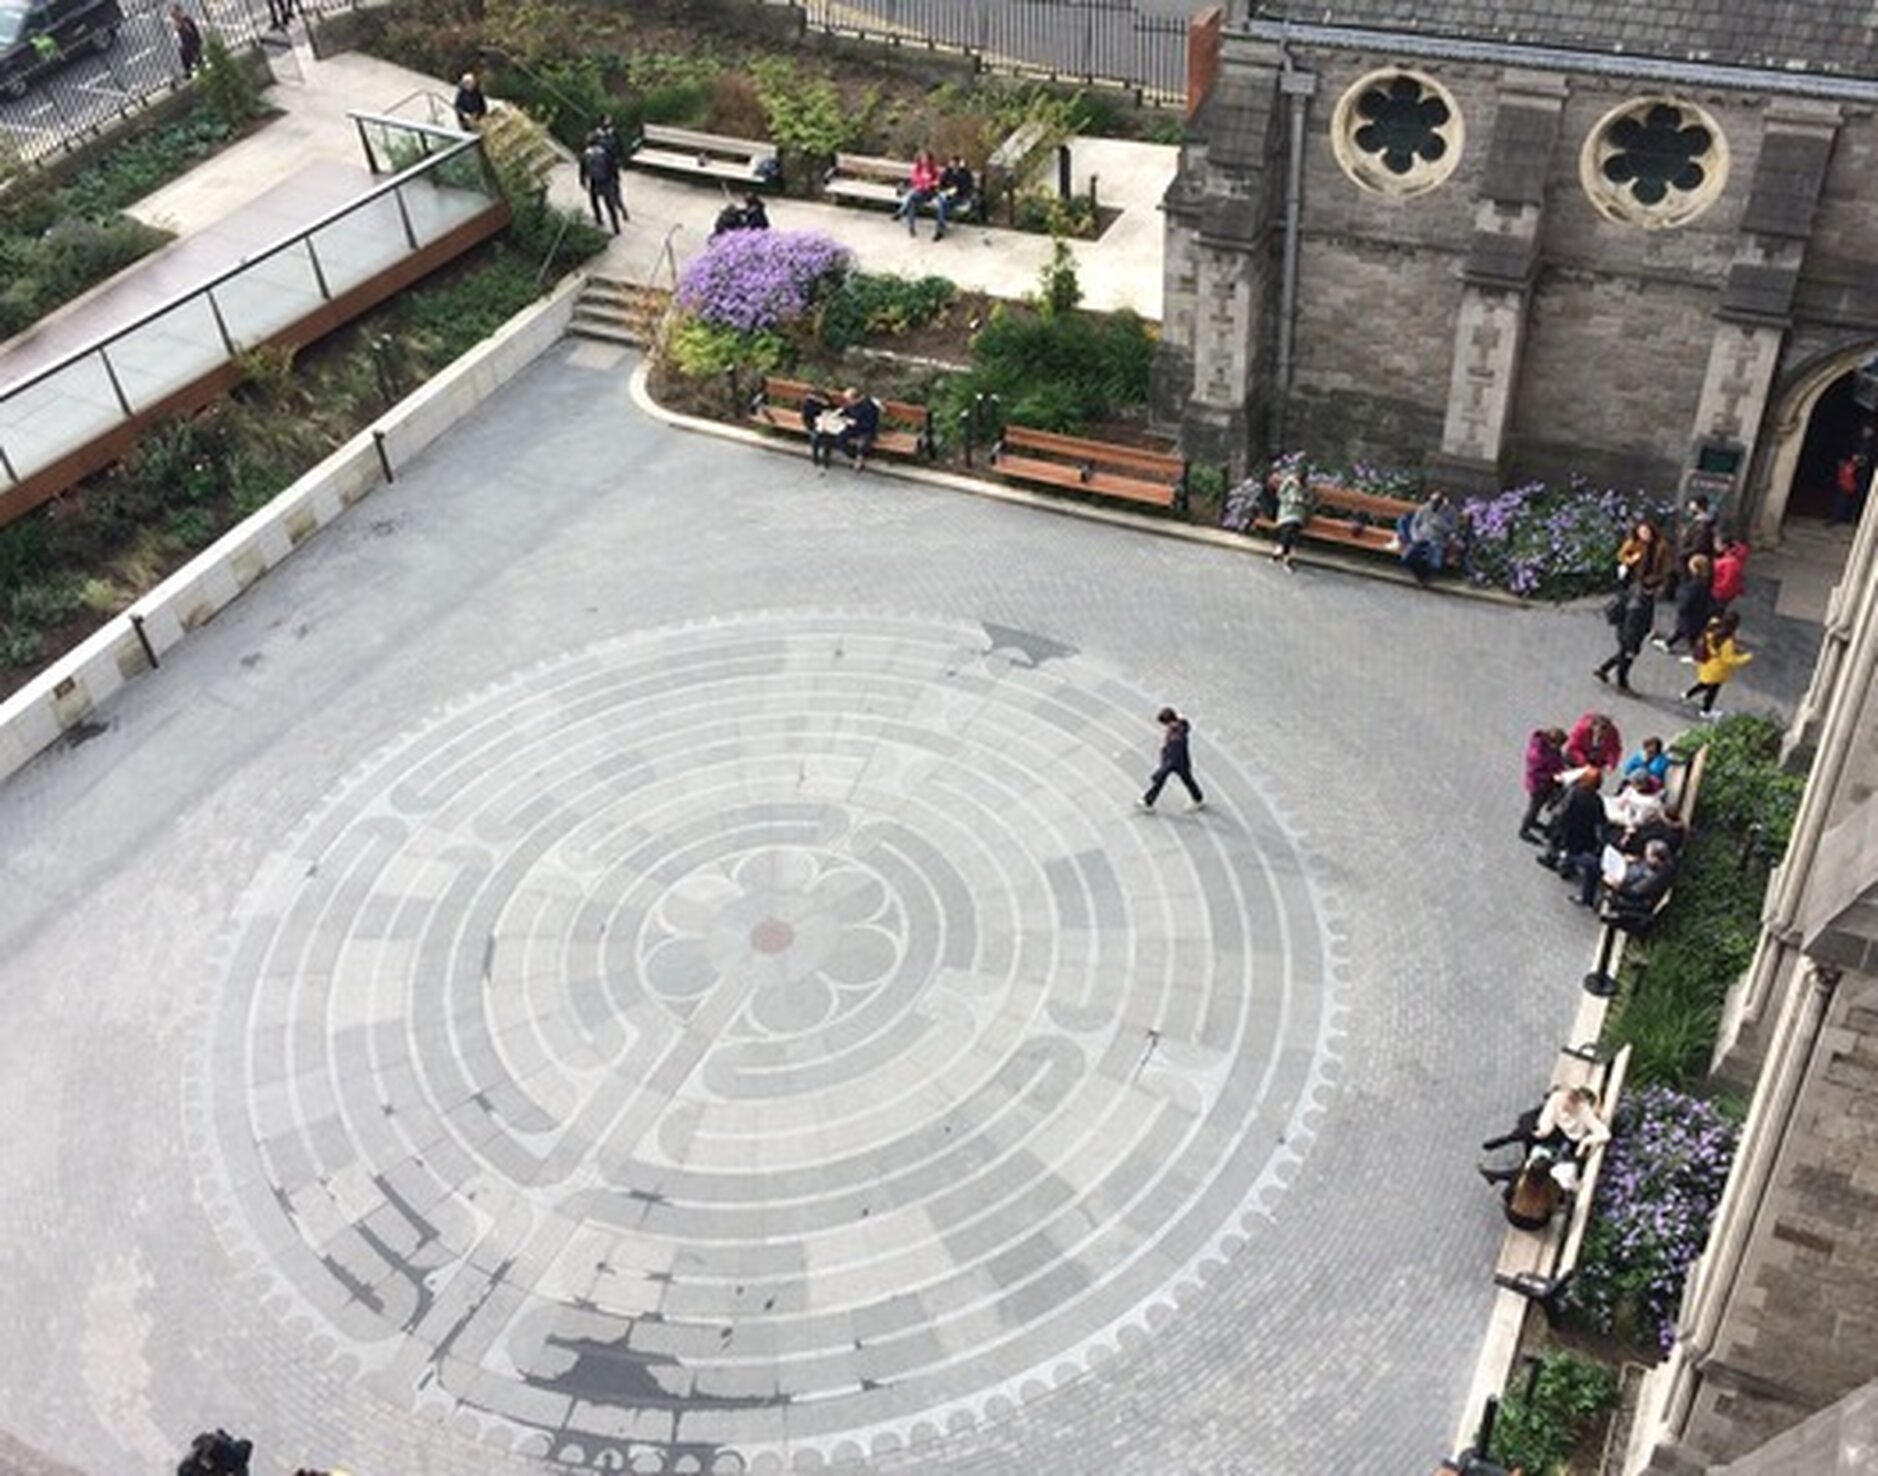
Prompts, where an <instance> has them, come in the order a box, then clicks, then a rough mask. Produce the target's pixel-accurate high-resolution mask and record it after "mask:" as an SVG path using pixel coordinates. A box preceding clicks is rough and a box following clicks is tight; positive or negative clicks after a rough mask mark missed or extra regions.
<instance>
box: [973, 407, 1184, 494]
mask: <svg viewBox="0 0 1878 1476" xmlns="http://www.w3.org/2000/svg"><path fill="white" fill-rule="evenodd" d="M990 459H991V465H992V466H993V468H995V469H996V470H997V472H998V473H999V474H1000V475H1002V476H1005V477H1009V478H1010V479H1011V480H1012V481H1017V482H1036V483H1040V484H1041V485H1043V486H1046V487H1062V488H1066V489H1067V490H1069V491H1072V492H1090V493H1094V494H1095V495H1097V496H1100V497H1118V498H1121V499H1123V500H1124V501H1127V502H1144V503H1148V504H1150V505H1151V506H1154V507H1167V508H1173V509H1174V510H1176V511H1179V512H1184V511H1186V507H1187V472H1188V463H1187V462H1185V461H1183V460H1181V458H1180V457H1178V456H1171V455H1168V454H1167V453H1166V452H1162V451H1146V450H1143V449H1141V448H1140V447H1138V446H1117V445H1114V444H1113V443H1111V442H1107V441H1091V440H1087V439H1085V438H1084V437H1082V436H1065V435H1060V434H1058V433H1057V432H1055V431H1044V430H1033V429H1031V428H1030V427H1029V426H1026V425H1007V426H1005V428H1004V433H1003V435H1002V436H1000V437H999V438H998V442H997V444H996V445H995V446H993V447H992V448H991V458H990Z"/></svg>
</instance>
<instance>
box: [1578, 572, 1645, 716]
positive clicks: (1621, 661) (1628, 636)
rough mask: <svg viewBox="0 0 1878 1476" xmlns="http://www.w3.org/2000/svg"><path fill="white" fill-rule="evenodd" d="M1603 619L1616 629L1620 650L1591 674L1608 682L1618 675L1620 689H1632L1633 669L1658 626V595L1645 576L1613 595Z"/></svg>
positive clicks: (1633, 580)
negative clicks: (1653, 592) (1638, 655)
mask: <svg viewBox="0 0 1878 1476" xmlns="http://www.w3.org/2000/svg"><path fill="white" fill-rule="evenodd" d="M1604 618H1605V619H1606V620H1607V621H1609V622H1610V623H1611V625H1612V626H1614V627H1615V628H1616V631H1617V649H1616V651H1614V652H1613V653H1612V654H1611V655H1609V656H1607V657H1605V658H1604V660H1603V662H1601V663H1600V664H1599V665H1597V666H1595V667H1593V668H1592V669H1591V675H1593V676H1594V677H1596V678H1597V679H1598V680H1599V681H1601V682H1603V683H1605V684H1606V685H1609V683H1610V681H1611V677H1612V674H1613V673H1615V674H1616V678H1617V689H1618V690H1619V691H1620V692H1628V691H1629V690H1630V668H1631V665H1632V664H1633V663H1634V662H1635V661H1636V659H1637V653H1638V652H1639V651H1641V650H1642V649H1643V643H1644V642H1645V641H1647V640H1648V639H1649V638H1650V632H1651V631H1652V630H1653V629H1655V627H1656V596H1655V595H1654V594H1652V593H1651V592H1650V586H1649V585H1648V584H1647V583H1645V582H1644V581H1643V580H1642V579H1632V580H1631V581H1630V582H1629V583H1628V584H1626V585H1625V586H1624V587H1623V589H1621V590H1619V591H1618V592H1617V593H1616V594H1615V595H1613V596H1612V597H1611V601H1610V603H1609V604H1608V605H1606V606H1605V608H1604Z"/></svg>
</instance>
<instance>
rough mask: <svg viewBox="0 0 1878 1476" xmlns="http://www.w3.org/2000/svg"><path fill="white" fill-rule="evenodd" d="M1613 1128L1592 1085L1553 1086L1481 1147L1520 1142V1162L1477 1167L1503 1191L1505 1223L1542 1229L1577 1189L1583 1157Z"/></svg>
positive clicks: (1491, 1148)
mask: <svg viewBox="0 0 1878 1476" xmlns="http://www.w3.org/2000/svg"><path fill="white" fill-rule="evenodd" d="M1610 1136H1611V1130H1610V1128H1609V1126H1607V1125H1606V1123H1605V1121H1604V1119H1603V1118H1602V1117H1600V1116H1599V1115H1598V1094H1597V1093H1596V1092H1595V1091H1593V1090H1592V1089H1591V1088H1590V1087H1588V1086H1569V1087H1566V1086H1561V1087H1554V1088H1553V1089H1552V1091H1551V1092H1549V1093H1548V1094H1547V1096H1546V1099H1545V1101H1544V1102H1542V1103H1541V1104H1540V1105H1539V1106H1537V1107H1533V1108H1529V1109H1528V1110H1527V1111H1525V1112H1522V1113H1521V1114H1520V1115H1519V1119H1518V1120H1517V1121H1516V1122H1515V1123H1514V1124H1513V1126H1512V1128H1511V1129H1510V1130H1509V1131H1507V1132H1504V1133H1501V1134H1499V1135H1497V1136H1495V1137H1491V1138H1488V1139H1487V1140H1486V1141H1485V1142H1483V1143H1482V1144H1481V1145H1480V1151H1481V1152H1483V1153H1492V1152H1493V1151H1494V1150H1496V1149H1499V1148H1505V1147H1509V1146H1512V1145H1514V1144H1517V1145H1518V1146H1519V1149H1520V1156H1519V1159H1518V1161H1517V1162H1516V1163H1512V1164H1505V1165H1499V1166H1495V1165H1490V1164H1487V1163H1482V1164H1480V1165H1479V1166H1478V1172H1479V1174H1480V1177H1481V1178H1483V1179H1485V1180H1486V1181H1487V1182H1488V1183H1489V1184H1491V1185H1493V1186H1495V1187H1496V1188H1498V1189H1499V1190H1500V1198H1501V1202H1502V1204H1503V1205H1504V1206H1505V1209H1506V1218H1507V1222H1508V1223H1509V1224H1511V1225H1513V1226H1515V1227H1517V1228H1518V1229H1521V1230H1543V1229H1544V1228H1545V1227H1546V1226H1547V1225H1548V1224H1550V1223H1551V1220H1552V1216H1553V1215H1554V1214H1555V1213H1556V1212H1557V1210H1558V1207H1559V1205H1560V1203H1561V1202H1563V1201H1564V1200H1565V1199H1568V1198H1569V1197H1570V1196H1571V1195H1572V1194H1573V1193H1575V1192H1576V1191H1577V1188H1578V1180H1579V1176H1580V1174H1581V1173H1582V1172H1583V1164H1584V1161H1585V1159H1587V1158H1588V1157H1590V1155H1591V1152H1592V1150H1593V1149H1595V1148H1596V1147H1597V1146H1598V1145H1599V1144H1600V1143H1603V1142H1605V1141H1606V1140H1608V1139H1609V1137H1610Z"/></svg>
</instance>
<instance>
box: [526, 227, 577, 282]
mask: <svg viewBox="0 0 1878 1476" xmlns="http://www.w3.org/2000/svg"><path fill="white" fill-rule="evenodd" d="M560 216H561V223H560V225H559V226H557V227H556V228H555V232H554V239H553V240H552V241H550V242H549V243H548V252H547V255H545V256H543V257H542V258H541V265H540V266H539V267H537V268H536V269H535V291H536V292H539V291H541V284H542V283H543V282H545V281H547V280H548V269H549V268H550V267H552V266H553V265H554V258H555V254H556V253H557V252H558V251H560V249H561V242H562V241H564V240H566V239H567V228H568V227H569V226H571V225H572V224H573V223H574V222H575V221H576V220H578V219H579V218H580V217H579V216H577V215H575V214H574V212H573V211H571V210H563V211H561V212H560Z"/></svg>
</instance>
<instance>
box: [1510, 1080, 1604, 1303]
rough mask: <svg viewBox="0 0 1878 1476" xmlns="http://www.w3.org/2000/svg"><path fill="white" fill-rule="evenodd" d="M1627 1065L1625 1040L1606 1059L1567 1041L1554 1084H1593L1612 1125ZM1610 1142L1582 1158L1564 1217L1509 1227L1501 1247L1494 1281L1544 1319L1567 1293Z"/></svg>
mask: <svg viewBox="0 0 1878 1476" xmlns="http://www.w3.org/2000/svg"><path fill="white" fill-rule="evenodd" d="M1629 1068H1630V1047H1629V1046H1625V1047H1624V1048H1623V1049H1622V1050H1620V1051H1619V1052H1618V1053H1617V1054H1616V1055H1615V1056H1613V1057H1612V1058H1611V1059H1610V1060H1608V1061H1606V1060H1603V1059H1602V1058H1601V1057H1600V1056H1599V1055H1598V1052H1597V1048H1596V1047H1595V1046H1566V1047H1564V1048H1562V1049H1561V1050H1560V1051H1559V1056H1558V1066H1557V1068H1556V1070H1555V1071H1554V1074H1553V1085H1554V1086H1555V1087H1569V1086H1589V1087H1593V1088H1595V1089H1596V1090H1597V1093H1598V1117H1599V1119H1600V1120H1601V1121H1602V1122H1603V1123H1604V1125H1605V1126H1606V1127H1611V1126H1612V1125H1613V1124H1614V1123H1615V1121H1616V1116H1617V1103H1618V1099H1619V1098H1620V1097H1621V1096H1622V1095H1623V1090H1624V1074H1625V1072H1626V1071H1628V1070H1629ZM1609 1146H1610V1143H1609V1140H1608V1139H1607V1140H1606V1141H1605V1142H1603V1143H1600V1144H1598V1146H1597V1147H1595V1148H1593V1149H1592V1150H1591V1152H1590V1153H1588V1154H1587V1155H1586V1156H1585V1158H1584V1159H1583V1160H1582V1162H1581V1164H1580V1167H1579V1174H1578V1188H1577V1189H1576V1190H1575V1191H1574V1192H1573V1194H1572V1202H1571V1211H1570V1213H1569V1214H1567V1215H1566V1216H1565V1217H1564V1219H1563V1221H1560V1220H1558V1219H1557V1218H1556V1217H1555V1218H1554V1220H1553V1223H1552V1224H1550V1225H1548V1226H1546V1228H1545V1229H1543V1230H1509V1231H1508V1232H1507V1236H1506V1239H1505V1241H1504V1243H1503V1244H1502V1245H1501V1247H1500V1259H1499V1263H1498V1264H1497V1265H1496V1266H1495V1267H1494V1271H1493V1281H1494V1285H1496V1286H1502V1287H1505V1288H1506V1289H1507V1290H1508V1291H1512V1292H1517V1293H1519V1295H1521V1296H1523V1297H1526V1298H1528V1299H1529V1300H1531V1301H1534V1302H1537V1303H1538V1304H1539V1307H1540V1309H1541V1310H1542V1311H1543V1312H1544V1313H1545V1318H1546V1321H1547V1322H1548V1323H1551V1324H1556V1323H1557V1322H1558V1318H1559V1314H1560V1312H1561V1311H1562V1310H1563V1308H1564V1302H1565V1294H1566V1292H1567V1291H1568V1290H1569V1289H1570V1286H1571V1282H1572V1278H1573V1277H1574V1276H1576V1275H1577V1273H1578V1257H1579V1255H1580V1254H1581V1253H1582V1251H1583V1250H1584V1243H1585V1233H1586V1232H1587V1231H1588V1230H1589V1229H1590V1227H1591V1204H1592V1201H1593V1200H1594V1199H1595V1198H1596V1197H1597V1191H1598V1174H1599V1172H1600V1170H1602V1168H1603V1167H1604V1154H1605V1150H1606V1149H1607V1148H1608V1147H1609Z"/></svg>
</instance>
